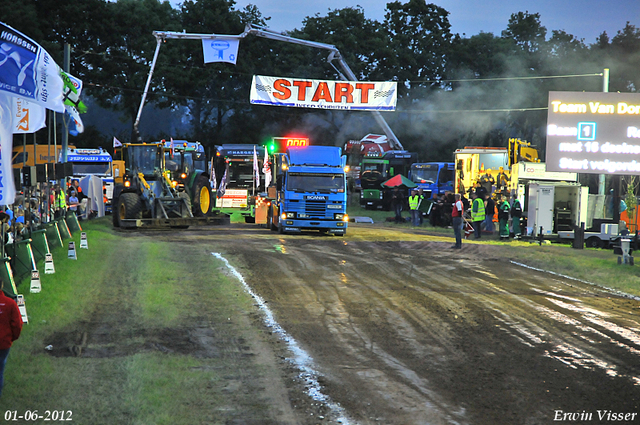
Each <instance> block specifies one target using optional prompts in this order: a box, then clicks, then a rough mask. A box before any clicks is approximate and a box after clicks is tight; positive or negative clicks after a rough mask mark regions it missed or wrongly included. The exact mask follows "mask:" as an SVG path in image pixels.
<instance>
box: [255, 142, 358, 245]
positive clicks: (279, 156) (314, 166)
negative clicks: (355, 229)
mask: <svg viewBox="0 0 640 425" xmlns="http://www.w3.org/2000/svg"><path fill="white" fill-rule="evenodd" d="M273 158H274V164H273V165H274V167H273V171H274V182H273V183H274V185H275V198H274V199H272V200H271V202H270V209H269V212H268V215H267V226H268V227H270V228H271V230H277V231H279V232H280V233H287V232H296V233H298V232H302V231H306V230H317V231H319V232H320V233H331V234H335V235H345V234H346V233H347V224H348V222H349V217H348V215H347V210H346V208H347V184H346V173H345V165H346V157H345V156H343V155H342V150H341V148H339V147H336V146H304V147H290V148H288V149H287V150H286V153H276V154H274V155H273Z"/></svg>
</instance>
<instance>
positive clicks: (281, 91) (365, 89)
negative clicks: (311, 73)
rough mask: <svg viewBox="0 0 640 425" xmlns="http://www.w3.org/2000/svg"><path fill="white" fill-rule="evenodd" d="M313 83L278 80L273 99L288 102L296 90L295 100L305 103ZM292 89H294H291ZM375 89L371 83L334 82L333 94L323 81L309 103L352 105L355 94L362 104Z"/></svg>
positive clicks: (274, 85)
mask: <svg viewBox="0 0 640 425" xmlns="http://www.w3.org/2000/svg"><path fill="white" fill-rule="evenodd" d="M312 85H313V83H312V82H311V81H305V80H291V81H290V80H287V79H284V78H279V79H277V80H276V81H275V82H274V83H273V90H274V92H273V97H275V98H276V99H279V100H288V99H289V98H291V96H292V95H293V94H294V93H292V91H293V92H295V91H296V90H297V94H296V95H295V97H296V100H298V101H299V102H306V101H308V100H309V95H310V93H309V90H308V89H309V88H311V86H312ZM292 87H294V88H292ZM374 88H375V84H373V83H355V84H352V83H346V82H336V83H335V88H334V90H333V93H332V92H331V88H330V87H329V84H328V83H327V82H325V81H320V82H319V83H318V87H316V89H315V91H314V92H313V95H311V102H319V101H321V100H324V101H325V102H330V103H343V102H344V103H353V96H354V93H355V94H359V95H360V101H361V102H362V103H368V102H369V92H370V91H371V90H373V89H374Z"/></svg>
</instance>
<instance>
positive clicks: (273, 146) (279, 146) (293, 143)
mask: <svg viewBox="0 0 640 425" xmlns="http://www.w3.org/2000/svg"><path fill="white" fill-rule="evenodd" d="M307 146H309V139H308V138H305V137H274V138H273V141H272V142H270V143H269V144H267V148H268V150H269V153H285V152H286V151H287V149H290V148H306V147H307Z"/></svg>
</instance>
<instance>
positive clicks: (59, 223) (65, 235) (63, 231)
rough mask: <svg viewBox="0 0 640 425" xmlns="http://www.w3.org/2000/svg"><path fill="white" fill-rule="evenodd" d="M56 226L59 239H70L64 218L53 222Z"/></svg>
mask: <svg viewBox="0 0 640 425" xmlns="http://www.w3.org/2000/svg"><path fill="white" fill-rule="evenodd" d="M55 222H56V225H57V226H58V231H59V232H60V237H61V238H62V240H63V241H65V240H67V239H71V232H70V231H69V226H67V222H66V221H65V220H64V218H59V219H57V220H55Z"/></svg>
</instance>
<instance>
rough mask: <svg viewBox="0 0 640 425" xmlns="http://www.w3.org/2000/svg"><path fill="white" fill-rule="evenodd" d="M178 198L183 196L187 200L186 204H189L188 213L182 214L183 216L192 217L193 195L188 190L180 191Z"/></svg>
mask: <svg viewBox="0 0 640 425" xmlns="http://www.w3.org/2000/svg"><path fill="white" fill-rule="evenodd" d="M178 198H182V199H184V200H185V204H187V213H186V214H184V212H183V214H182V217H191V216H192V215H193V211H192V210H191V196H189V194H188V193H187V192H179V193H178Z"/></svg>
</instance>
